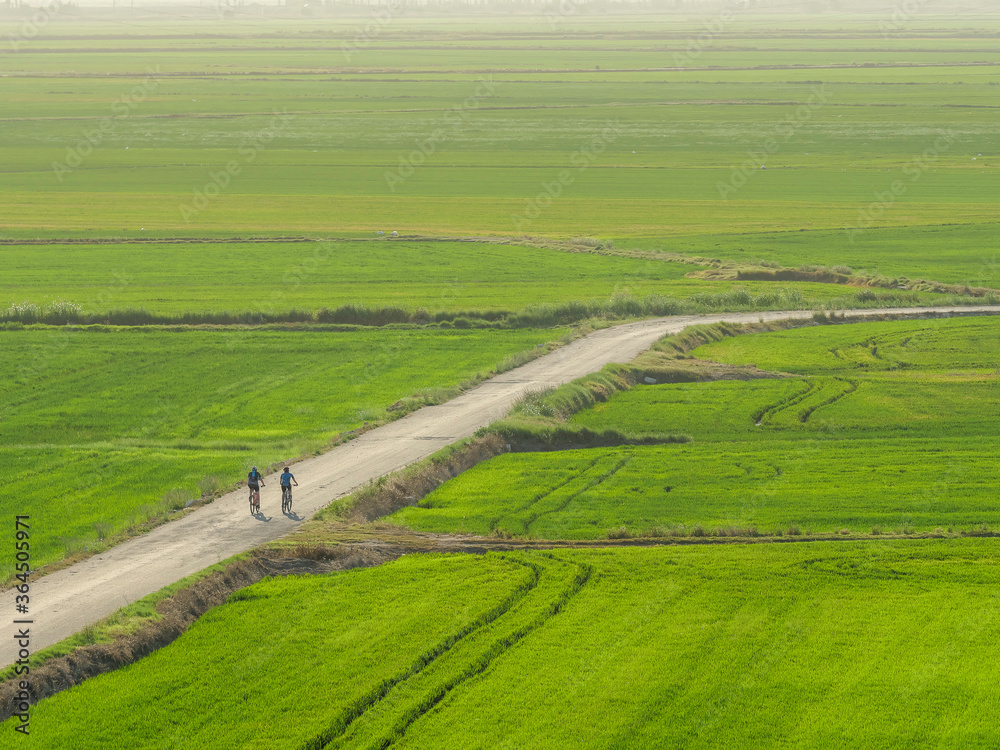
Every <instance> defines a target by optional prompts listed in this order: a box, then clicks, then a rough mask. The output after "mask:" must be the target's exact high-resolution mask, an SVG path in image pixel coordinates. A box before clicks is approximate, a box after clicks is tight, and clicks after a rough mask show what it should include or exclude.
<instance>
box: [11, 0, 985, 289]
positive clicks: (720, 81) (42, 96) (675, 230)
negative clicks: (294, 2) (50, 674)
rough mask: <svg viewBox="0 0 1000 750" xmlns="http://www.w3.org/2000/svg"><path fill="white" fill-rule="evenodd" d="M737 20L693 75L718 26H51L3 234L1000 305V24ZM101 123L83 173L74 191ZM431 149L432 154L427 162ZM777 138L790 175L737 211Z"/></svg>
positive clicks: (341, 22) (675, 21) (25, 84)
mask: <svg viewBox="0 0 1000 750" xmlns="http://www.w3.org/2000/svg"><path fill="white" fill-rule="evenodd" d="M736 15H737V16H740V17H739V18H735V19H733V20H732V22H731V24H727V26H726V28H725V29H724V30H723V32H722V33H720V34H715V35H713V36H712V39H711V40H710V42H709V43H708V44H707V45H704V46H703V48H701V49H699V50H698V52H697V54H695V55H694V56H693V58H692V59H690V60H688V61H686V62H682V63H680V64H678V62H677V60H676V59H675V58H676V57H677V56H678V55H682V56H683V54H684V52H685V50H687V49H688V48H689V47H690V44H691V40H692V39H693V38H697V35H698V34H699V33H702V32H704V25H705V23H706V19H705V18H704V17H700V16H697V17H678V16H643V17H641V18H638V17H631V18H630V17H615V18H603V17H602V18H600V19H596V18H590V17H587V16H586V15H576V14H573V15H571V16H570V17H562V16H560V17H559V18H558V19H557V21H558V22H557V23H556V24H555V25H550V24H549V23H548V22H547V21H544V20H541V21H540V20H539V19H538V18H534V19H533V20H532V19H528V18H515V17H512V18H508V19H503V20H499V19H477V22H476V24H469V23H468V21H467V20H465V21H462V20H456V19H443V18H438V19H429V18H412V19H411V18H395V19H394V20H393V23H392V24H389V25H388V27H386V28H382V29H380V30H379V33H378V34H377V35H376V37H375V38H369V39H366V40H364V42H363V43H362V44H360V45H355V44H354V42H353V39H354V37H355V36H357V34H358V33H359V29H360V28H362V27H363V25H364V23H366V22H368V21H369V20H370V19H369V18H368V17H367V16H364V15H362V16H359V17H357V18H353V17H346V18H342V19H313V20H312V21H311V22H310V23H309V24H308V25H307V24H304V23H303V22H302V21H301V20H271V19H268V20H266V21H255V20H253V19H248V18H243V19H241V21H242V22H241V23H240V24H236V25H233V24H230V25H228V26H227V27H225V28H224V29H221V30H220V29H219V28H218V27H213V26H211V25H208V24H206V23H204V22H192V23H189V24H187V25H184V24H177V23H176V22H169V23H168V26H167V27H165V28H164V29H162V30H158V29H151V28H149V26H148V25H145V26H141V27H137V28H135V29H133V28H130V27H127V26H124V25H121V24H119V25H115V26H109V25H108V24H107V22H97V23H95V24H94V25H92V26H86V25H85V26H80V27H74V26H70V25H67V24H65V23H63V22H62V21H60V20H59V19H56V20H55V21H53V22H52V24H51V25H47V26H46V28H44V29H42V30H41V33H40V35H39V37H38V38H37V39H32V40H24V44H23V45H22V46H21V48H20V49H19V50H18V52H17V53H16V54H9V55H6V56H4V57H2V58H0V71H2V72H3V73H6V74H7V77H6V78H5V79H4V80H5V91H6V92H7V95H6V101H5V105H6V106H5V116H6V117H8V118H9V119H8V120H6V121H5V141H4V145H3V147H2V148H0V162H2V163H3V164H4V165H5V166H4V169H5V170H6V171H5V172H4V178H5V179H4V188H3V190H2V192H0V197H2V199H3V200H4V204H5V206H7V207H8V210H7V212H6V214H5V218H4V222H3V226H2V227H0V233H2V234H3V235H6V236H53V235H54V236H60V235H61V236H83V237H90V236H98V235H102V234H106V233H108V232H109V231H110V232H114V233H116V234H118V235H119V236H142V233H143V232H145V233H160V234H163V235H188V236H189V235H191V234H197V235H212V234H215V235H226V234H228V235H232V236H243V235H245V234H246V233H265V232H266V233H272V232H276V231H278V232H286V233H309V234H317V235H319V234H336V235H338V236H343V235H344V234H345V233H347V234H351V233H355V234H362V235H365V236H371V234H372V233H373V232H374V231H375V230H377V229H379V228H382V229H385V230H391V229H397V230H399V231H400V232H402V233H404V234H406V233H416V232H419V233H423V234H428V235H436V236H440V235H456V234H457V235H477V236H482V235H505V236H521V235H525V234H527V235H542V236H560V237H573V236H581V235H596V236H602V237H613V238H616V239H620V238H631V239H633V240H636V241H638V242H639V243H640V244H641V245H647V246H657V245H668V247H667V249H680V250H681V251H684V250H686V249H688V250H690V251H693V252H695V253H696V254H699V255H702V254H703V255H708V256H709V257H726V258H734V259H741V258H743V257H744V256H745V255H746V254H748V253H752V254H753V255H755V256H760V257H766V258H771V259H777V260H779V261H786V260H787V261H788V264H791V265H795V264H798V263H800V262H801V263H820V264H824V265H832V264H836V263H841V264H846V265H857V266H859V267H862V268H865V269H869V270H872V269H874V270H877V271H878V272H880V273H883V274H886V275H891V276H908V277H911V278H915V277H923V278H930V279H935V280H942V281H955V282H959V283H962V282H965V281H977V280H978V281H979V282H981V283H984V284H986V285H990V284H991V283H993V284H995V278H994V277H995V273H993V271H991V270H989V269H991V268H992V266H995V263H993V262H992V261H991V260H990V258H992V255H990V254H989V249H988V248H989V247H991V246H992V244H995V243H992V240H993V239H995V230H994V228H993V227H994V225H993V224H992V223H991V222H993V221H994V218H995V217H994V211H993V206H995V204H996V202H997V198H998V196H1000V181H998V174H1000V173H998V172H997V170H996V164H997V162H996V154H997V146H998V144H1000V141H998V138H1000V131H998V129H997V124H996V121H995V120H996V118H995V117H993V114H992V113H993V111H994V108H995V106H997V104H998V103H1000V86H998V85H997V84H1000V73H998V72H997V71H998V70H1000V68H997V66H996V65H995V63H996V62H997V52H996V50H995V49H994V48H993V47H992V46H991V39H992V36H991V34H993V33H994V32H995V29H996V24H995V19H989V18H984V17H982V16H962V17H961V18H960V19H958V20H956V21H955V22H952V20H951V19H947V18H943V17H942V16H940V15H939V14H936V15H935V16H934V17H933V19H930V20H927V19H923V21H924V22H923V23H919V22H918V20H917V18H916V17H914V18H912V19H909V20H908V22H907V24H906V33H905V34H904V33H902V32H900V33H895V32H893V33H883V31H882V27H880V26H879V21H880V20H881V21H882V22H885V21H886V19H887V18H888V16H885V14H883V15H881V16H880V15H878V14H871V15H861V16H859V15H850V14H838V15H837V21H836V24H835V25H836V26H837V27H836V28H833V26H832V25H831V24H832V22H830V21H829V20H828V19H824V18H819V17H817V18H815V19H810V20H806V21H802V20H801V19H799V20H796V19H792V18H789V17H786V18H782V19H778V18H776V17H773V16H766V15H758V14H756V13H751V14H750V15H748V16H746V17H745V18H744V17H742V13H740V14H736ZM917 15H918V16H919V15H920V14H917ZM840 24H843V26H841V25H840ZM13 31H14V33H16V31H17V29H16V28H14V29H13ZM220 33H221V34H222V36H217V35H219V34H220ZM345 44H346V45H347V46H348V48H349V51H348V53H347V54H345V53H344V51H343V46H342V45H345ZM483 47H488V48H489V53H488V54H485V53H484V52H483V51H482V48H483ZM140 50H142V51H140ZM149 50H155V59H156V61H157V64H159V66H160V74H150V73H148V72H147V71H146V68H147V66H148V65H149V60H150V57H149V55H150V52H149ZM970 62H974V63H984V64H982V65H980V64H976V65H969V64H968V63H970ZM803 65H805V66H808V67H805V68H803V67H798V66H803ZM678 67H680V68H685V69H675V68H678ZM251 73H252V75H248V74H251ZM484 78H486V79H489V80H490V81H491V83H490V86H489V87H486V88H485V89H484V88H483V84H482V83H481V80H482V79H484ZM38 81H45V84H44V85H41V84H39V83H38ZM144 83H145V84H146V85H147V86H148V88H149V90H148V91H147V92H145V93H144V95H143V96H142V97H141V99H142V101H136V102H134V106H130V105H131V102H129V106H127V107H126V109H127V112H124V111H123V110H122V105H121V104H120V100H121V98H122V97H123V96H124V97H127V96H131V93H130V92H132V91H133V90H134V89H135V87H137V86H139V87H142V86H143V85H144ZM477 89H479V94H478V95H477ZM817 91H819V92H822V97H821V99H822V106H819V107H817V108H814V109H813V110H811V111H810V112H809V116H808V118H807V119H806V120H805V121H804V122H803V123H802V124H801V126H800V127H795V128H791V129H789V128H788V127H787V124H788V120H787V118H788V117H790V116H791V117H794V115H795V113H796V111H797V109H798V108H799V107H800V106H801V105H802V104H803V103H804V102H808V101H809V100H810V97H812V98H814V99H816V97H817ZM470 97H473V99H472V100H471V104H468V106H466V104H464V103H468V102H469V101H470ZM116 102H119V106H118V108H117V109H113V107H114V106H115V103H116ZM275 111H278V112H282V113H286V114H285V115H283V118H284V119H281V120H280V121H275V120H274V112H275ZM123 112H124V113H123ZM119 113H123V116H119ZM109 118H110V119H109ZM102 121H103V122H105V123H106V124H109V125H110V127H107V128H106V132H104V134H103V135H102V136H101V138H100V139H99V143H98V145H97V146H95V147H94V148H93V151H92V152H90V153H87V154H86V155H85V156H84V158H82V159H81V162H80V164H79V167H78V168H74V169H73V170H72V171H70V172H65V173H64V172H60V171H59V170H54V169H53V167H52V165H53V163H68V161H67V160H68V159H70V155H69V154H68V153H67V148H70V149H74V148H76V146H75V145H74V144H78V143H79V141H80V139H81V138H83V137H84V135H85V133H86V132H88V130H91V129H93V128H94V127H98V126H100V124H101V123H102ZM942 135H947V136H948V141H947V143H946V144H945V145H944V147H942V148H935V146H934V144H935V141H937V140H938V139H939V138H940V137H941V136H942ZM431 136H433V137H434V143H433V149H432V150H433V153H431V154H430V155H428V156H426V157H424V156H423V155H421V154H419V153H417V152H415V151H414V149H416V148H417V146H418V144H421V143H423V144H425V147H426V141H427V138H428V137H431ZM595 137H596V138H597V139H598V140H597V141H596V142H595V141H594V138H595ZM771 141H773V142H774V148H771V149H770V151H771V153H770V155H769V156H768V157H767V167H768V169H767V170H766V171H763V170H760V169H759V168H755V169H754V170H752V171H747V172H746V174H744V175H743V177H745V184H744V185H743V186H742V187H740V188H739V189H738V190H737V191H735V192H734V193H731V194H728V195H723V194H722V191H720V185H725V184H728V183H730V182H731V181H732V179H733V175H734V170H737V171H739V170H741V168H742V167H741V165H743V163H744V162H746V161H747V160H748V159H752V158H753V157H752V156H751V154H753V153H759V152H760V150H761V149H762V148H763V147H764V146H763V145H764V144H767V143H768V142H771ZM928 149H931V150H933V151H934V153H933V155H932V156H933V158H931V159H929V160H928V159H925V158H924V156H923V155H924V154H925V152H926V151H927V150H928ZM85 150H88V151H89V149H85ZM414 153H416V154H417V155H416V157H414V156H413V155H414ZM251 155H252V156H251ZM973 159H975V161H973ZM916 160H921V161H920V162H919V163H918V162H917V161H916ZM414 161H419V162H420V163H419V164H415V165H412V164H411V166H415V168H414V170H413V172H412V174H410V173H409V172H408V171H407V170H406V169H405V168H404V169H403V171H405V172H406V174H405V175H403V172H401V171H400V170H401V165H404V167H405V165H406V163H407V162H414ZM230 163H232V164H234V165H235V166H236V168H237V169H238V172H239V173H238V174H233V175H232V177H231V179H226V180H225V182H226V184H225V185H222V186H221V187H219V193H220V194H219V195H218V196H217V197H214V198H210V199H209V200H207V201H206V202H205V203H204V205H203V206H202V205H201V204H200V203H199V204H198V207H195V201H197V200H199V199H198V198H197V195H198V194H199V193H204V192H205V191H206V189H209V190H211V191H212V192H215V189H216V187H217V185H216V184H214V183H213V180H214V178H213V175H214V174H218V173H219V170H220V169H225V168H226V166H227V165H228V164H230ZM57 172H59V173H58V174H57ZM393 175H396V177H402V179H396V178H394V177H393ZM561 177H564V178H565V179H564V181H563V183H562V184H561V186H557V187H556V188H552V187H551V186H552V185H554V184H555V182H558V181H559V180H560V178H561ZM897 180H901V181H902V183H903V185H904V186H905V190H903V191H901V192H898V193H897V194H895V195H894V196H893V198H892V200H891V202H890V204H889V205H888V206H884V207H883V208H884V209H885V210H884V211H881V210H880V211H879V215H878V216H877V217H876V218H874V219H872V220H869V219H866V218H865V214H864V212H866V211H869V212H870V210H871V208H872V204H873V203H874V204H878V202H879V198H878V197H877V196H878V195H880V194H884V193H885V191H886V190H890V189H891V188H892V186H893V183H894V182H896V181H897ZM206 186H209V187H208V188H206ZM547 186H549V187H547ZM556 192H558V195H555V197H554V198H553V199H552V200H551V202H550V201H549V198H550V196H552V195H554V194H555V193H556ZM185 207H186V208H185ZM193 208H197V210H192V209H193ZM942 225H962V226H961V227H957V228H942ZM927 227H930V228H931V231H928V232H926V233H924V232H922V231H918V230H919V229H920V228H927ZM803 229H805V230H809V233H808V234H803V235H802V236H798V235H796V234H795V233H796V232H798V231H799V230H803ZM853 229H860V230H861V231H853ZM147 236H148V235H147ZM942 237H943V239H944V240H945V244H946V245H947V252H946V253H940V254H937V250H938V249H939V248H940V246H941V240H942ZM669 238H673V239H671V241H670V242H668V241H667V240H668V239H669ZM804 240H807V241H808V244H805V243H804V242H803V241H804ZM852 241H853V242H852ZM716 247H718V250H717V251H716V249H715V248H716ZM970 249H971V252H966V251H967V250H970ZM983 253H985V255H984V258H985V259H986V260H985V261H984V262H981V261H980V258H979V255H981V254H983ZM972 255H974V256H975V258H970V256H972ZM991 263H992V265H991ZM178 265H179V264H178ZM570 265H572V264H570ZM984 266H985V268H986V271H984V270H983V269H984ZM459 277H460V275H459ZM702 283H704V282H702Z"/></svg>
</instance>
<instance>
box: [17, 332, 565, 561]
mask: <svg viewBox="0 0 1000 750" xmlns="http://www.w3.org/2000/svg"><path fill="white" fill-rule="evenodd" d="M561 333H562V332H561V331H559V330H555V331H552V330H548V331H531V330H519V331H440V330H406V331H393V330H385V331H356V332H333V331H322V330H313V331H295V330H254V329H229V330H226V329H222V330H184V329H175V330H164V329H113V328H87V329H68V330H63V331H59V330H52V329H48V330H46V329H41V330H32V329H30V328H26V329H24V330H20V331H4V332H0V337H2V339H3V341H2V347H3V351H4V353H5V355H6V356H5V357H4V358H3V359H2V361H0V368H2V377H0V383H2V385H0V394H2V400H3V403H4V418H3V420H2V423H0V459H2V461H3V465H4V466H6V467H7V473H6V476H7V485H6V486H7V489H8V491H7V492H5V493H4V496H3V499H2V500H0V508H4V509H5V512H9V513H11V514H13V513H15V512H18V513H20V512H25V511H30V512H31V514H32V515H33V516H34V517H36V518H44V525H45V532H44V534H42V535H40V536H39V537H38V538H37V541H36V542H35V543H34V544H33V546H32V550H33V557H32V561H33V563H35V564H36V565H41V564H44V563H46V562H51V561H52V560H54V559H57V558H58V557H60V556H62V555H63V554H65V553H67V552H72V551H75V550H76V549H79V548H80V547H85V546H89V545H93V544H94V543H95V542H96V541H98V540H99V539H100V538H102V537H106V536H109V535H111V534H114V533H117V532H120V531H122V530H123V529H125V528H127V527H129V526H132V525H135V524H137V523H140V522H141V521H143V520H145V519H146V518H147V517H151V516H158V515H163V514H164V513H168V512H169V511H171V510H175V509H176V508H178V507H183V505H184V503H185V501H187V500H188V499H190V498H193V497H198V496H200V495H201V494H202V493H203V492H205V493H211V492H212V491H214V490H215V489H220V488H225V487H228V486H230V485H232V484H233V483H235V482H236V481H237V480H240V479H242V478H243V477H244V476H245V473H246V471H248V470H249V467H250V465H251V464H256V465H258V466H260V467H266V466H268V465H270V464H272V463H276V462H279V461H282V460H288V459H292V458H296V457H298V456H301V455H304V454H308V453H312V452H313V451H316V450H318V449H320V448H322V447H323V446H324V445H326V444H327V443H328V442H329V441H330V440H331V439H332V438H333V437H335V436H336V435H338V434H339V433H341V432H344V431H347V430H351V429H354V428H356V427H358V426H360V425H361V424H362V423H363V422H365V421H378V420H381V419H385V418H387V416H388V413H387V412H386V407H388V406H390V405H391V404H393V403H394V402H396V401H397V400H399V399H403V398H412V397H414V396H416V399H414V400H415V401H419V400H433V399H434V398H435V394H438V393H443V392H444V390H445V389H446V388H447V387H449V386H450V387H454V386H457V385H459V384H460V383H462V382H463V381H466V380H468V379H470V378H474V377H477V376H478V375H479V374H480V373H484V372H488V371H490V370H492V369H493V368H495V367H497V366H498V365H499V364H500V363H501V362H502V361H503V360H504V359H505V358H506V357H508V356H511V355H514V354H517V353H519V352H522V351H524V350H527V349H530V348H533V347H534V346H535V345H537V344H539V343H542V342H546V341H550V340H553V339H555V338H558V336H559V335H560V334H561Z"/></svg>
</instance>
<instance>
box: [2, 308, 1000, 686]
mask: <svg viewBox="0 0 1000 750" xmlns="http://www.w3.org/2000/svg"><path fill="white" fill-rule="evenodd" d="M927 312H928V311H927V310H926V309H922V310H921V309H896V310H881V311H879V314H890V313H891V314H893V315H897V316H907V315H918V314H926V313H927ZM935 312H937V313H942V314H943V313H949V312H950V313H964V314H970V313H976V312H992V313H997V312H1000V310H998V309H997V308H989V307H983V308H973V307H960V308H937V309H936V310H935ZM864 314H865V313H864V312H863V311H859V312H856V313H848V315H849V316H852V317H858V316H861V315H864ZM811 316H812V313H811V312H808V311H799V312H772V313H731V314H720V315H702V316H679V317H671V318H660V319H656V320H647V321H642V322H639V323H629V324H626V325H621V326H615V327H613V328H608V329H605V330H602V331H597V332H595V333H593V334H591V335H589V336H587V337H586V338H583V339H580V340H578V341H575V342H573V343H572V344H569V345H568V346H565V347H563V348H561V349H559V350H557V351H555V352H553V353H552V354H549V355H547V356H545V357H541V358H539V359H537V360H535V361H533V362H531V363H529V364H527V365H524V366H523V367H519V368H517V369H516V370H511V371H510V372H507V373H505V374H503V375H498V376H497V377H495V378H492V379H491V380H488V381H486V382H485V383H483V384H482V385H480V386H479V387H477V388H475V389H473V390H471V391H468V392H466V393H464V394H463V395H461V396H459V397H458V398H456V399H454V400H452V401H449V402H447V403H445V404H442V405H440V406H433V407H427V408H424V409H420V410H419V411H417V412H414V413H413V414H410V415H409V416H407V417H405V418H403V419H400V420H398V421H396V422H393V423H391V424H388V425H385V426H384V427H380V428H378V429H376V430H372V431H370V432H368V433H365V434H364V435H362V436H360V437H359V438H357V439H356V440H353V441H351V442H349V443H346V444H344V445H342V446H339V447H337V448H335V449H334V450H332V451H330V452H329V453H325V454H324V455H322V456H318V457H316V458H310V459H308V460H305V461H302V462H300V463H298V464H295V465H294V466H293V472H294V473H295V475H296V478H297V479H298V482H299V487H297V488H296V489H295V512H296V514H297V517H296V518H289V517H285V516H283V515H282V514H281V495H280V489H279V487H278V480H277V476H272V477H270V478H269V480H268V482H267V486H266V488H264V489H263V490H262V492H261V507H262V509H263V516H264V517H263V518H259V517H258V518H255V517H253V516H251V515H250V513H249V510H248V505H247V501H246V496H245V493H244V490H237V491H236V492H232V493H230V494H228V495H226V496H224V497H222V498H220V499H219V500H216V501H215V502H213V503H211V504H209V505H206V506H204V507H202V508H199V509H198V510H196V511H195V512H193V513H190V514H188V515H186V516H185V517H183V518H181V519H179V520H177V521H174V522H171V523H167V524H164V525H162V526H160V527H158V528H156V529H154V530H153V531H152V532H150V533H149V534H146V535H145V536H142V537H138V538H136V539H132V540H130V541H128V542H125V543H124V544H121V545H119V546H117V547H115V548H113V549H111V550H109V551H107V552H105V553H103V554H100V555H96V556H94V557H92V558H90V559H88V560H85V561H84V562H81V563H79V564H77V565H74V566H72V567H70V568H66V569H64V570H61V571H59V572H56V573H53V574H52V575H49V576H45V577H43V578H41V579H39V580H37V581H33V582H32V583H31V605H32V610H31V619H32V620H33V623H32V624H31V625H30V628H31V650H32V652H36V651H38V650H39V649H41V648H44V647H45V646H49V645H52V644H53V643H56V642H58V641H60V640H62V639H63V638H66V637H67V636H70V635H72V634H73V633H75V632H77V631H79V630H81V629H83V628H84V627H86V626H87V625H89V624H91V623H94V622H96V621H98V620H100V619H101V618H103V617H105V616H107V615H109V614H111V613H112V612H114V611H115V610H117V609H119V608H121V607H123V606H125V605H126V604H129V603H131V602H134V601H136V600H138V599H141V598H142V597H144V596H146V595H147V594H150V593H152V592H154V591H157V590H159V589H161V588H163V587H164V586H167V585H169V584H171V583H174V582H175V581H177V580H179V579H181V578H183V577H185V576H188V575H191V574H192V573H195V572H197V571H199V570H202V569H203V568H205V567H207V566H209V565H212V564H214V563H216V562H218V561H220V560H223V559H225V558H227V557H230V556H232V555H234V554H236V553H238V552H241V551H243V550H247V549H250V548H252V547H254V546H256V545H259V544H262V543H263V542H267V541H270V540H272V539H276V538H278V537H281V536H283V535H285V534H287V533H289V532H291V531H293V530H295V529H296V528H297V527H298V526H299V524H300V523H301V522H302V521H304V520H305V519H307V518H309V517H310V516H312V515H313V514H314V513H315V512H316V511H317V510H319V509H320V508H322V507H324V506H325V505H327V504H329V503H330V502H331V501H332V500H334V499H336V498H338V497H341V496H343V495H345V494H348V493H349V492H351V491H352V490H354V489H355V488H356V487H358V486H359V485H362V484H364V483H365V482H367V481H369V480H371V479H374V478H377V477H379V476H382V475H383V474H387V473H389V472H391V471H395V470H396V469H399V468H402V467H403V466H406V465H407V464H410V463H413V462H414V461H418V460H420V459H422V458H425V457H426V456H428V455H430V454H431V453H433V452H435V451H437V450H438V449H440V448H442V447H444V446H445V445H447V444H449V443H451V442H454V441H455V440H458V439H459V438H462V437H465V436H468V435H471V434H472V433H474V432H475V431H476V430H477V429H479V428H480V427H483V426H485V425H487V424H489V423H490V422H492V421H494V420H496V419H498V418H500V417H502V416H503V415H504V414H505V413H506V412H507V410H508V408H509V407H510V405H511V404H512V403H513V402H514V401H515V400H516V399H517V398H518V397H520V396H521V395H523V394H524V393H525V392H526V391H529V390H537V389H539V388H544V387H548V386H555V385H559V384H561V383H565V382H568V381H570V380H573V379H574V378H578V377H581V376H583V375H586V374H588V373H590V372H593V371H595V370H597V369H600V368H601V367H602V366H604V365H605V364H607V363H608V362H627V361H629V360H631V359H634V358H635V357H636V356H637V355H638V354H640V353H641V352H642V351H644V350H646V349H647V348H649V346H650V345H651V344H653V342H655V341H656V340H657V339H659V338H660V337H662V336H665V335H667V334H671V333H677V332H679V331H681V330H683V329H684V328H686V327H687V326H689V325H692V324H699V323H713V322H719V321H731V322H734V323H741V322H756V321H757V320H761V319H763V320H767V321H770V320H779V319H788V318H797V319H801V318H810V317H811ZM14 595H15V592H14V591H13V590H11V591H8V592H5V593H4V594H3V596H2V597H0V607H2V610H0V611H2V612H4V613H13V612H14V611H15V609H14ZM8 630H9V632H10V635H8V636H7V637H0V665H2V666H6V665H8V664H11V663H13V662H14V661H15V660H16V659H17V650H16V649H17V643H16V641H15V640H14V639H13V637H12V635H13V634H14V633H15V632H16V629H13V626H12V625H8Z"/></svg>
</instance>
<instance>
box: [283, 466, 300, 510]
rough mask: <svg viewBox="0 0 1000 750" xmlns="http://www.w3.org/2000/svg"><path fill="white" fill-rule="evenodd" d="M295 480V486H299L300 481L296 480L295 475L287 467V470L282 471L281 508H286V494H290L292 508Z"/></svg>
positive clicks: (289, 502)
mask: <svg viewBox="0 0 1000 750" xmlns="http://www.w3.org/2000/svg"><path fill="white" fill-rule="evenodd" d="M293 482H295V486H296V487H298V486H299V483H298V482H296V481H295V475H294V474H292V472H291V471H289V470H288V467H287V466H286V467H285V470H284V471H283V472H281V509H282V510H285V495H286V494H287V495H288V510H289V511H290V510H291V509H292V483H293Z"/></svg>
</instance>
